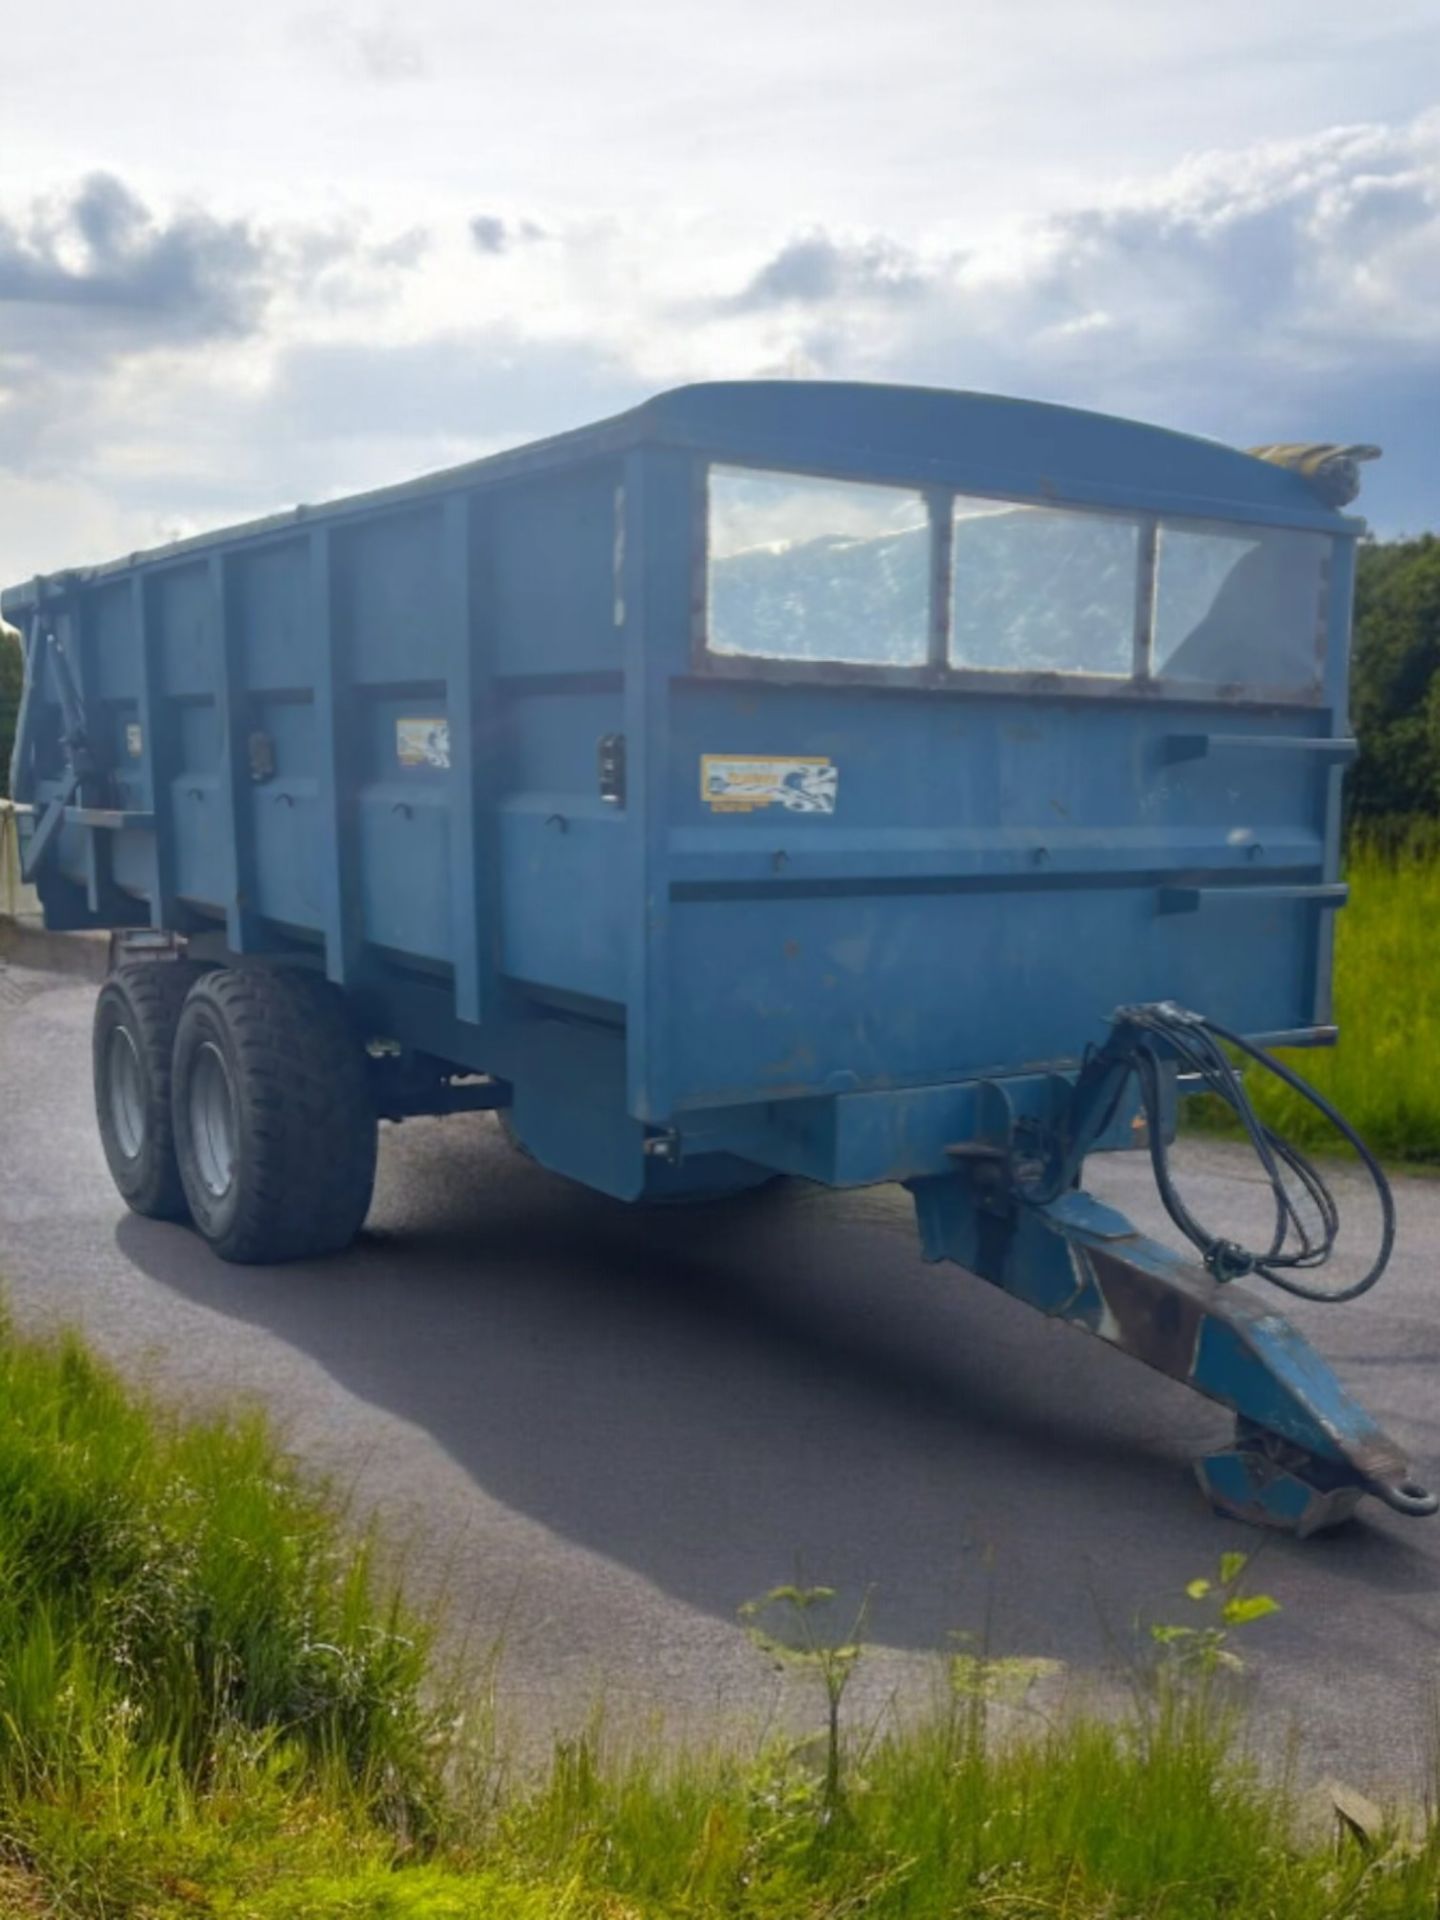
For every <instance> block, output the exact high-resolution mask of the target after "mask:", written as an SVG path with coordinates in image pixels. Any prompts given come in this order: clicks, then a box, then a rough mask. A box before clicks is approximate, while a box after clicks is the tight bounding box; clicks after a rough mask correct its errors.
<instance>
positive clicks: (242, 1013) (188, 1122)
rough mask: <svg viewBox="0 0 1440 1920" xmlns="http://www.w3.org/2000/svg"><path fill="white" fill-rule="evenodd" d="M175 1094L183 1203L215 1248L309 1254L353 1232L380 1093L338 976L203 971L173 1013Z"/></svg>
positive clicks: (255, 1255)
mask: <svg viewBox="0 0 1440 1920" xmlns="http://www.w3.org/2000/svg"><path fill="white" fill-rule="evenodd" d="M171 1099H172V1103H173V1112H174V1131H175V1146H176V1154H177V1157H178V1159H179V1163H180V1178H181V1182H182V1184H183V1186H184V1189H185V1197H186V1199H187V1200H188V1201H189V1203H190V1213H191V1217H192V1218H193V1219H194V1222H195V1225H196V1227H197V1228H198V1229H199V1231H200V1232H201V1234H203V1235H204V1237H205V1239H206V1240H208V1241H209V1243H210V1245H211V1246H212V1247H213V1248H214V1250H215V1251H216V1253H218V1254H219V1255H220V1257H221V1259H222V1260H236V1261H241V1262H244V1263H247V1264H264V1263H267V1262H270V1261H276V1260H304V1259H308V1258H312V1257H313V1256H315V1255H317V1254H323V1253H336V1252H338V1251H339V1250H340V1249H341V1248H342V1247H345V1246H348V1245H349V1243H350V1241H351V1240H353V1239H354V1237H355V1235H356V1234H357V1233H358V1232H359V1230H360V1227H361V1225H362V1224H363V1222H364V1219H365V1215H366V1213H367V1211H368V1210H369V1206H370V1194H371V1189H372V1187H373V1186H374V1182H375V1144H376V1121H375V1107H374V1103H373V1101H372V1100H371V1096H370V1085H369V1079H368V1075H367V1072H366V1064H365V1053H364V1049H363V1047H362V1046H361V1044H360V1040H359V1037H358V1036H357V1034H356V1033H355V1030H354V1028H353V1027H352V1026H351V1023H350V1019H349V1016H348V1014H347V1012H346V1008H345V1002H344V1000H343V999H342V998H341V996H340V995H339V993H337V992H336V990H335V988H333V987H331V986H329V985H327V984H326V983H325V982H324V981H323V980H317V979H315V978H314V977H313V976H312V975H309V974H305V973H299V972H295V971H293V970H289V969H279V968H277V969H274V970H271V969H269V968H259V967H257V968H245V969H235V970H233V971H232V970H229V969H226V970H220V971H217V972H214V973H207V974H206V975H205V976H204V978H203V979H201V980H199V981H197V982H196V984H195V986H194V988H193V990H192V992H191V994H190V997H189V998H188V999H187V1000H186V1002H185V1007H184V1010H183V1012H182V1013H181V1015H180V1024H179V1028H178V1030H177V1032H176V1035H175V1061H174V1067H173V1070H172V1074H171Z"/></svg>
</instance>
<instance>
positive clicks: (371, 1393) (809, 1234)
mask: <svg viewBox="0 0 1440 1920" xmlns="http://www.w3.org/2000/svg"><path fill="white" fill-rule="evenodd" d="M382 1163H383V1164H382V1178H381V1184H380V1188H379V1191H378V1194H377V1201H376V1206H375V1208H374V1211H373V1213H372V1217H371V1219H372V1224H371V1228H370V1230H369V1231H367V1233H366V1235H365V1237H364V1239H363V1241H362V1242H361V1243H360V1244H359V1245H358V1246H357V1247H356V1248H355V1249H354V1250H353V1251H352V1252H351V1253H349V1254H348V1255H346V1256H345V1257H343V1258H341V1259H338V1260H334V1261H330V1262H325V1263H317V1264H314V1265H302V1266H292V1267H284V1268H268V1269H264V1268H261V1269H257V1268H240V1267H227V1266H225V1265H223V1264H222V1263H220V1262H219V1261H217V1260H215V1259H214V1258H212V1256H211V1255H210V1254H209V1253H208V1252H207V1251H206V1250H205V1249H204V1248H203V1247H202V1245H201V1244H200V1242H199V1241H198V1240H197V1239H196V1238H195V1237H194V1236H193V1235H192V1234H190V1233H188V1232H186V1231H184V1230H182V1229H178V1228H168V1227H160V1226H155V1225H153V1224H150V1223H147V1222H143V1221H140V1220H137V1219H134V1218H127V1219H126V1220H125V1221H124V1222H123V1223H122V1225H121V1226H120V1227H119V1229H118V1239H119V1242H120V1245H121V1247H122V1249H123V1251H124V1253H125V1255H126V1257H127V1258H128V1259H129V1260H131V1261H133V1262H134V1264H135V1265H137V1266H138V1267H140V1268H142V1269H143V1270H144V1271H145V1272H146V1273H148V1274H150V1275H151V1276H153V1277H154V1278H155V1279H157V1280H158V1281H160V1282H161V1283H162V1284H164V1285H165V1286H167V1287H169V1288H171V1289H173V1290H174V1291H175V1292H176V1293H178V1294H181V1295H183V1296H185V1297H186V1298H187V1299H190V1300H193V1301H197V1302H199V1303H202V1304H203V1305H204V1306H206V1307H207V1308H210V1309H212V1310H214V1311H217V1312H219V1313H222V1314H227V1315H231V1316H234V1317H236V1318H239V1319H242V1320H245V1321H249V1322H253V1323H256V1324H259V1325H261V1326H263V1327H265V1328H267V1329H268V1330H269V1331H270V1332H271V1333H272V1334H274V1335H276V1336H278V1337H279V1338H280V1339H282V1340H284V1341H286V1342H288V1343H290V1344H292V1345H293V1346H295V1347H296V1348H299V1349H301V1350H303V1351H304V1352H305V1353H307V1354H309V1355H311V1356H313V1357H314V1358H315V1359H316V1360H317V1361H319V1362H320V1363H321V1364H322V1365H323V1366H324V1367H325V1368H326V1369H327V1370H328V1371H329V1372H330V1373H331V1374H332V1375H333V1376H334V1377H335V1378H336V1379H337V1380H339V1381H340V1382H341V1383H342V1384H343V1385H344V1386H345V1387H346V1388H347V1389H348V1390H349V1391H350V1392H352V1393H354V1394H355V1395H357V1396H359V1397H361V1398H363V1399H364V1400H366V1401H368V1402H370V1403H373V1404H375V1405H378V1406H381V1407H384V1408H386V1409H388V1410H389V1411H391V1412H392V1413H395V1414H398V1415H400V1416H402V1417H403V1418H405V1419H406V1420H408V1421H411V1422H413V1423H415V1424H416V1425H417V1426H418V1427H420V1428H423V1429H424V1430H426V1431H427V1432H429V1433H430V1434H432V1435H433V1436H434V1438H435V1439H436V1440H437V1441H438V1442H439V1443H440V1444H441V1445H442V1446H443V1447H444V1448H445V1449H446V1450H447V1452H448V1453H449V1454H450V1455H451V1456H453V1458H454V1459H455V1460H456V1461H457V1462H459V1464H460V1465H461V1466H462V1467H463V1468H464V1469H465V1470H466V1472H467V1473H468V1474H469V1475H470V1476H471V1477H472V1478H473V1480H474V1481H475V1482H476V1483H478V1484H479V1485H480V1486H482V1487H483V1488H484V1489H485V1490H486V1491H487V1492H488V1493H489V1494H491V1495H492V1496H493V1497H494V1498H496V1499H497V1500H499V1501H501V1502H503V1503H504V1504H505V1505H506V1506H507V1507H509V1508H511V1509H512V1510H514V1511H517V1512H520V1513H523V1514H525V1515H527V1516H529V1517H530V1518H531V1519H533V1520H536V1521H538V1522H541V1523H542V1524H543V1525H545V1526H546V1527H548V1528H550V1529H551V1530H553V1531H554V1532H555V1533H557V1534H559V1535H561V1536H563V1537H565V1538H567V1539H569V1540H572V1541H575V1542H578V1543H580V1544H582V1545H583V1546H585V1547H587V1548H589V1549H592V1550H593V1551H595V1552H597V1553H600V1554H603V1555H605V1556H608V1557H609V1558H610V1559H611V1560H613V1561H616V1562H619V1563H620V1564H622V1565H624V1566H625V1567H628V1568H630V1569H632V1570H634V1571H635V1572H636V1573H638V1574H640V1575H642V1576H644V1577H645V1578H646V1579H648V1580H650V1581H652V1582H653V1583H655V1584H656V1585H657V1586H659V1587H660V1588H662V1589H663V1590H665V1591H667V1592H669V1593H671V1594H673V1595H676V1596H678V1597H679V1598H680V1599H682V1600H684V1601H685V1602H687V1603H689V1604H691V1605H693V1606H695V1607H698V1608H701V1609H704V1610H706V1611H707V1612H710V1613H712V1614H715V1615H718V1616H721V1617H724V1618H727V1619H733V1618H734V1611H735V1608H736V1606H737V1604H738V1603H739V1602H740V1601H742V1600H744V1599H745V1598H747V1597H749V1596H751V1595H753V1594H755V1593H757V1592H760V1591H762V1590H763V1589H765V1588H766V1587H768V1586H770V1585H772V1584H773V1583H774V1582H776V1581H777V1580H780V1579H784V1578H787V1577H789V1576H790V1575H791V1574H792V1572H793V1571H794V1569H795V1567H796V1564H797V1559H798V1562H799V1564H800V1565H801V1566H802V1568H803V1570H804V1573H805V1575H806V1577H811V1578H819V1579H824V1580H825V1581H827V1582H828V1583H830V1584H832V1585H835V1586H838V1587H841V1588H842V1589H845V1590H851V1591H860V1590H863V1589H865V1588H867V1587H873V1588H874V1590H875V1611H874V1631H875V1633H876V1636H877V1638H880V1639H882V1640H884V1641H885V1642H886V1643H888V1644H890V1645H895V1646H913V1647H918V1648H927V1649H928V1648H934V1647H937V1646H939V1645H942V1644H943V1643H944V1640H945V1636H946V1634H947V1633H948V1632H949V1631H951V1630H953V1629H955V1628H957V1627H970V1628H973V1627H975V1626H976V1625H977V1623H978V1622H979V1620H980V1619H981V1617H982V1615H983V1614H985V1613H986V1612H988V1613H989V1615H990V1618H991V1620H992V1631H993V1636H994V1640H995V1642H996V1644H997V1646H999V1647H1001V1648H1017V1649H1024V1650H1027V1651H1034V1652H1044V1653H1047V1654H1054V1655H1058V1656H1059V1657H1061V1658H1066V1659H1072V1660H1079V1659H1088V1658H1093V1657H1094V1654H1095V1652H1096V1649H1097V1646H1098V1645H1099V1644H1101V1643H1102V1641H1103V1639H1104V1636H1105V1633H1106V1632H1107V1631H1108V1632H1109V1633H1110V1634H1111V1635H1113V1636H1115V1637H1116V1638H1118V1639H1119V1640H1122V1641H1124V1640H1126V1639H1127V1638H1128V1635H1129V1633H1130V1631H1131V1623H1132V1622H1133V1620H1134V1618H1135V1616H1136V1613H1137V1611H1138V1610H1143V1609H1145V1608H1147V1607H1149V1606H1152V1605H1154V1606H1158V1607H1159V1609H1160V1611H1161V1612H1162V1613H1164V1614H1165V1615H1166V1616H1167V1617H1173V1616H1174V1614H1175V1611H1176V1608H1177V1607H1181V1608H1183V1606H1184V1604H1185V1603H1184V1602H1183V1600H1177V1597H1176V1596H1177V1595H1178V1593H1179V1590H1180V1588H1181V1587H1183V1585H1184V1583H1185V1581H1186V1580H1187V1579H1190V1578H1191V1577H1193V1576H1194V1575H1196V1574H1197V1573H1201V1572H1204V1571H1206V1570H1208V1569H1209V1568H1210V1567H1211V1565H1212V1563H1213V1562H1214V1560H1215V1558H1216V1556H1217V1554H1218V1553H1219V1552H1220V1551H1221V1550H1222V1549H1223V1548H1225V1547H1228V1546H1233V1545H1237V1544H1238V1545H1241V1546H1244V1547H1245V1548H1247V1549H1250V1550H1254V1549H1255V1548H1256V1547H1257V1546H1258V1545H1262V1544H1263V1545H1264V1550H1265V1552H1266V1554H1267V1556H1268V1563H1267V1565H1266V1568H1265V1575H1264V1578H1265V1584H1266V1585H1268V1586H1270V1587H1272V1588H1274V1589H1275V1590H1277V1591H1280V1592H1282V1597H1286V1599H1287V1612H1286V1615H1285V1617H1284V1621H1283V1623H1282V1624H1280V1625H1279V1627H1278V1632H1279V1635H1280V1642H1281V1644H1283V1643H1284V1642H1287V1641H1288V1642H1289V1643H1290V1644H1291V1645H1292V1647H1293V1648H1294V1650H1295V1651H1296V1652H1299V1651H1301V1650H1302V1648H1303V1650H1305V1651H1306V1652H1308V1653H1309V1654H1311V1655H1313V1654H1314V1653H1315V1651H1316V1649H1318V1648H1320V1647H1322V1646H1323V1643H1324V1635H1325V1632H1326V1625H1327V1623H1326V1619H1325V1617H1324V1610H1325V1602H1324V1593H1325V1590H1326V1588H1327V1586H1328V1585H1329V1583H1330V1582H1331V1581H1334V1580H1339V1581H1342V1582H1344V1583H1349V1582H1352V1581H1354V1582H1359V1583H1363V1585H1364V1586H1365V1587H1366V1588H1367V1589H1368V1590H1370V1591H1371V1592H1372V1593H1373V1594H1375V1595H1376V1596H1379V1595H1380V1594H1382V1593H1383V1594H1388V1595H1389V1596H1391V1600H1390V1602H1389V1610H1390V1613H1391V1615H1392V1616H1393V1612H1394V1610H1395V1608H1396V1607H1397V1606H1398V1607H1399V1608H1402V1609H1407V1610H1408V1600H1407V1596H1419V1595H1422V1594H1423V1595H1429V1594H1432V1593H1433V1591H1434V1586H1435V1577H1436V1575H1435V1562H1434V1560H1433V1559H1432V1558H1431V1557H1430V1556H1429V1555H1428V1553H1426V1552H1424V1551H1423V1549H1422V1548H1421V1547H1420V1544H1419V1543H1418V1542H1417V1543H1416V1544H1415V1545H1413V1546H1412V1544H1411V1543H1410V1541H1409V1540H1408V1538H1402V1537H1401V1536H1400V1534H1399V1532H1398V1531H1397V1523H1394V1522H1392V1521H1391V1520H1390V1519H1389V1518H1388V1516H1384V1515H1380V1514H1378V1513H1376V1514H1373V1515H1372V1516H1371V1517H1369V1518H1368V1519H1367V1520H1366V1521H1365V1522H1364V1523H1357V1524H1354V1525H1352V1526H1351V1527H1349V1528H1347V1529H1345V1530H1344V1531H1343V1532H1342V1533H1340V1534H1338V1535H1336V1536H1333V1537H1331V1538H1327V1539H1323V1540H1317V1541H1311V1542H1308V1543H1305V1544H1304V1545H1301V1546H1297V1545H1295V1544H1293V1543H1290V1542H1286V1541H1274V1542H1270V1543H1262V1542H1260V1541H1259V1540H1258V1539H1257V1537H1256V1536H1255V1535H1253V1534H1250V1533H1248V1532H1247V1531H1245V1530H1244V1529H1241V1528H1238V1527H1235V1526H1232V1525H1230V1524H1228V1523H1223V1522H1220V1521H1218V1520H1217V1519H1215V1518H1214V1517H1213V1516H1212V1515H1211V1514H1210V1513H1209V1512H1208V1511H1207V1510H1206V1509H1205V1508H1204V1506H1203V1505H1202V1503H1201V1501H1200V1498H1199V1495H1198V1493H1197V1491H1196V1490H1195V1488H1194V1486H1193V1483H1192V1481H1191V1479H1190V1475H1189V1469H1188V1464H1187V1461H1188V1457H1189V1455H1190V1454H1191V1453H1192V1452H1194V1451H1197V1450H1199V1449H1200V1448H1201V1447H1202V1446H1205V1445H1208V1444H1212V1443H1213V1442H1215V1441H1216V1440H1217V1439H1222V1438H1223V1437H1224V1435H1225V1434H1226V1432H1227V1429H1228V1420H1227V1416H1225V1415H1224V1414H1223V1413H1221V1412H1220V1411H1219V1410H1218V1409H1214V1408H1210V1407H1207V1406H1206V1405H1204V1404H1203V1403H1201V1402H1199V1401H1197V1400H1196V1399H1195V1398H1194V1397H1193V1396H1191V1395H1189V1394H1188V1393H1186V1392H1185V1391H1184V1390H1182V1389H1180V1388H1178V1387H1176V1386H1175V1385H1173V1383H1171V1382H1168V1381H1165V1380H1162V1379H1159V1378H1157V1377H1156V1376H1153V1375H1150V1374H1148V1373H1146V1372H1145V1371H1144V1370H1143V1369H1142V1368H1140V1367H1138V1366H1136V1365H1135V1364H1134V1363H1133V1362H1131V1361H1128V1360H1126V1359H1124V1358H1123V1357H1121V1356H1118V1355H1116V1354H1114V1353H1112V1352H1110V1351H1109V1350H1107V1349H1105V1348H1103V1347H1101V1346H1099V1345H1098V1343H1094V1342H1088V1341H1086V1340H1084V1339H1083V1338H1081V1337H1080V1336H1078V1335H1077V1334H1076V1333H1075V1332H1073V1331H1072V1330H1070V1329H1068V1328H1064V1327H1059V1326H1052V1325H1048V1324H1046V1323H1044V1322H1042V1321H1040V1320H1038V1319H1037V1318H1036V1316H1035V1315H1034V1314H1033V1313H1031V1312H1030V1311H1029V1310H1027V1309H1025V1308H1023V1307H1020V1306H1018V1305H1016V1304H1015V1303H1014V1302H1012V1301H1009V1300H1007V1299H1005V1298H1004V1297H1002V1296H1000V1295H998V1294H996V1293H994V1292H992V1291H991V1290H989V1289H988V1288H986V1287H984V1286H983V1285H982V1284H981V1283H980V1282H978V1281H974V1280H971V1279H969V1278H968V1277H967V1276H965V1275H963V1274H961V1273H959V1272H958V1271H957V1270H955V1269H953V1268H946V1267H926V1266H924V1265H922V1263H921V1262H920V1260H919V1257H918V1252H917V1249H916V1242H915V1235H914V1230H913V1226H912V1224H911V1219H910V1212H909V1206H908V1202H907V1201H906V1200H905V1197H904V1195H903V1194H901V1193H899V1192H896V1191H890V1190H881V1191H876V1192H870V1193H865V1194H859V1195H851V1196H838V1195H832V1194H826V1193H822V1192H819V1191H815V1190H809V1189H806V1188H803V1187H800V1186H794V1185H792V1186H785V1187H779V1188H776V1189H772V1190H770V1191H767V1192H764V1193H761V1194H759V1195H753V1196H749V1197H747V1198H745V1199H741V1200H737V1201H732V1202H729V1203H727V1204H724V1205H715V1206H709V1207H705V1208H696V1209H669V1210H661V1211H638V1210H635V1209H631V1208H626V1207H622V1206H619V1205H616V1204H614V1203H611V1202H608V1201H606V1200H604V1199H602V1198H600V1197H598V1196H596V1195H594V1194H591V1193H588V1192H586V1191H585V1190H583V1189H580V1188H577V1187H573V1186H570V1185H569V1184H567V1183H565V1182H562V1181H559V1180H557V1179H554V1178H552V1177H551V1176H549V1175H547V1174H545V1173H543V1172H541V1171H540V1170H539V1169H537V1168H535V1167H533V1166H531V1165H529V1164H528V1163H527V1162H525V1161H524V1160H522V1159H519V1158H518V1157H516V1156H515V1155H513V1154H512V1153H511V1152H510V1151H509V1150H508V1149H507V1148H506V1147H505V1146H504V1145H503V1143H502V1142H501V1140H500V1138H499V1136H498V1134H497V1133H496V1131H495V1129H494V1127H493V1124H492V1123H491V1122H490V1121H489V1120H488V1119H485V1118H480V1117H477V1118H474V1119H472V1120H465V1121H449V1122H445V1123H438V1124H437V1123H431V1122H411V1123H409V1124H407V1126H406V1127H405V1128H404V1129H403V1130H395V1129H388V1130H387V1132H386V1135H385V1141H384V1146H383V1150H382ZM1426 1544H1427V1545H1428V1542H1427V1543H1426ZM1290 1587H1297V1588H1302V1589H1303V1590H1304V1594H1305V1596H1306V1597H1305V1599H1304V1604H1302V1605H1298V1606H1296V1607H1295V1608H1293V1609H1292V1608H1291V1607H1290V1606H1289V1596H1288V1592H1287V1589H1288V1588H1290ZM1425 1611H1426V1613H1427V1614H1428V1613H1430V1612H1431V1611H1433V1610H1432V1609H1431V1608H1430V1606H1429V1603H1428V1602H1427V1605H1426V1609H1425ZM1431 1631H1432V1632H1433V1625H1432V1628H1431ZM1362 1632H1363V1634H1364V1637H1365V1638H1366V1640H1367V1641H1369V1642H1370V1644H1367V1645H1364V1646H1362V1645H1358V1644H1357V1643H1356V1636H1355V1633H1354V1631H1353V1630H1352V1631H1351V1632H1350V1633H1349V1635H1348V1637H1347V1642H1346V1647H1345V1654H1346V1663H1347V1665H1348V1664H1349V1663H1350V1662H1352V1661H1353V1662H1356V1663H1358V1664H1362V1665H1363V1664H1367V1663H1369V1664H1375V1665H1378V1666H1379V1667H1381V1668H1387V1669H1390V1670H1392V1671H1393V1670H1396V1669H1395V1667H1394V1663H1395V1662H1396V1661H1397V1660H1399V1659H1400V1657H1401V1656H1400V1652H1399V1647H1398V1643H1397V1642H1395V1641H1394V1640H1393V1639H1390V1638H1387V1635H1388V1634H1389V1632H1390V1629H1389V1627H1388V1626H1387V1624H1386V1621H1385V1620H1384V1619H1383V1618H1380V1617H1377V1618H1376V1619H1375V1621H1374V1624H1373V1627H1369V1628H1364V1629H1362ZM1406 1641H1407V1645H1408V1655H1409V1657H1410V1658H1411V1659H1412V1660H1413V1654H1414V1644H1413V1638H1411V1637H1410V1636H1409V1635H1407V1636H1406Z"/></svg>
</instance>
